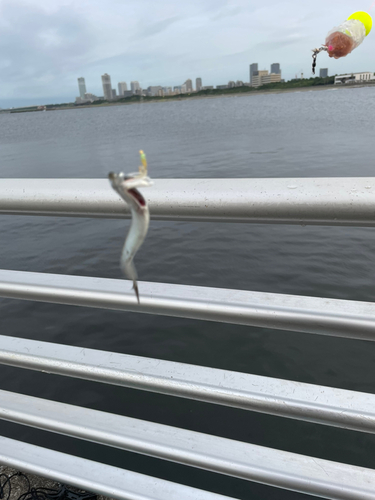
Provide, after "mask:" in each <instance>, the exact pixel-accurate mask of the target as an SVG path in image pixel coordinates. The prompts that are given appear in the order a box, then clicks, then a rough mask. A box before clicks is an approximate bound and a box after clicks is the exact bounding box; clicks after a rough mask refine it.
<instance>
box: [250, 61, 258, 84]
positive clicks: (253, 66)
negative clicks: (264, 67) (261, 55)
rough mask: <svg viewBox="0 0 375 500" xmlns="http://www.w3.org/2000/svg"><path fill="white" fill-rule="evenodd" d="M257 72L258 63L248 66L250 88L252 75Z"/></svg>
mask: <svg viewBox="0 0 375 500" xmlns="http://www.w3.org/2000/svg"><path fill="white" fill-rule="evenodd" d="M256 71H258V63H253V64H250V87H251V86H252V84H253V74H254V73H255V72H256Z"/></svg>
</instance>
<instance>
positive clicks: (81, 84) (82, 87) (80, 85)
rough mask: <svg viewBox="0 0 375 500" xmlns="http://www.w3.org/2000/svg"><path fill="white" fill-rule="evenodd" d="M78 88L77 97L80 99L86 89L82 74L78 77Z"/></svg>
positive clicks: (82, 97) (83, 96)
mask: <svg viewBox="0 0 375 500" xmlns="http://www.w3.org/2000/svg"><path fill="white" fill-rule="evenodd" d="M78 88H79V97H80V98H81V99H84V98H85V94H86V92H87V91H86V83H85V79H84V78H83V76H81V78H78Z"/></svg>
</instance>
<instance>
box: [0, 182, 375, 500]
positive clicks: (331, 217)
mask: <svg viewBox="0 0 375 500" xmlns="http://www.w3.org/2000/svg"><path fill="white" fill-rule="evenodd" d="M373 186H374V187H373ZM145 194H146V195H147V196H148V201H149V204H150V211H151V214H152V218H154V219H159V220H192V221H195V220H196V221H198V220H199V221H227V222H229V221H230V222H257V223H260V222H262V223H288V224H301V223H302V224H330V225H359V226H374V225H375V210H374V207H375V203H374V202H375V178H370V179H362V178H361V179H356V178H350V179H239V180H234V179H211V180H209V179H201V180H199V179H190V180H159V182H158V183H156V184H155V186H154V187H153V188H151V189H150V190H148V191H147V193H146V192H145ZM1 213H3V214H19V215H20V214H23V215H52V216H78V217H109V218H111V217H115V218H121V217H126V216H127V210H126V206H125V205H124V203H123V201H122V200H120V199H118V198H117V195H116V194H115V193H114V192H113V190H111V188H110V187H109V184H108V183H107V181H105V180H86V179H82V180H80V181H77V180H71V179H56V180H46V179H34V180H29V179H28V180H14V179H7V180H2V181H1V182H0V214H1ZM126 285H127V284H126V283H124V281H123V280H112V279H99V278H86V277H77V276H64V275H49V274H42V273H26V272H18V271H6V270H0V297H8V298H17V299H24V300H35V301H43V302H51V303H58V304H73V305H79V306H84V307H98V308H104V309H116V310H127V311H137V312H143V313H148V314H162V315H168V316H178V317H184V318H191V319H199V320H207V321H218V322H225V323H233V324H241V325H253V326H258V327H267V328H274V329H283V330H291V331H298V332H303V333H314V334H322V335H333V336H337V337H348V338H353V339H360V340H368V341H373V340H375V333H374V332H375V328H374V327H375V305H374V304H372V303H364V302H351V301H344V300H333V299H320V298H315V297H297V296H291V295H278V294H267V293H259V292H247V291H239V290H225V289H213V288H205V287H192V286H183V285H168V284H162V283H144V282H141V283H140V284H139V287H140V291H141V303H140V305H138V304H137V302H136V299H135V297H134V294H133V292H131V291H130V286H129V287H127V286H126ZM127 289H129V291H127ZM0 363H1V364H5V365H11V366H16V367H20V368H26V369H31V370H40V371H46V372H49V373H55V374H59V375H63V376H68V377H76V378H82V379H87V380H91V381H96V382H102V383H103V382H104V383H107V384H114V385H120V386H124V387H131V388H134V389H139V390H146V391H153V392H158V393H162V394H168V395H171V396H177V397H183V398H190V399H195V400H199V401H204V402H209V403H214V404H219V405H226V406H230V407H235V408H241V409H244V410H251V411H257V412H261V413H268V414H272V415H277V416H282V417H287V418H293V419H299V420H304V421H308V422H315V423H321V424H324V425H330V426H335V427H341V428H344V429H351V430H354V431H361V432H368V433H374V432H375V395H371V394H364V393H359V392H354V391H345V390H341V389H334V388H328V387H321V386H317V385H310V384H303V383H299V382H292V381H284V380H278V379H272V378H267V377H260V376H255V375H249V374H243V373H235V372H230V371H227V370H218V369H212V368H207V367H199V366H193V365H187V364H183V363H175V362H170V361H161V360H157V359H150V358H143V357H137V356H129V355H124V354H117V353H108V352H103V351H98V350H93V349H82V348H77V347H71V346H62V345H56V344H51V343H47V342H37V341H31V340H26V339H18V338H17V339H16V338H12V337H7V336H0ZM0 418H1V419H4V420H8V421H11V422H14V423H19V424H22V425H28V426H32V427H36V428H39V429H43V430H46V431H51V432H55V433H60V434H64V435H67V436H71V437H75V438H79V439H85V440H89V441H93V442H96V443H100V444H105V445H108V446H112V447H117V448H120V449H124V450H128V451H133V452H136V453H142V454H146V455H149V456H152V457H156V458H159V459H164V460H170V461H174V462H177V463H181V464H185V465H189V466H192V467H199V468H202V469H206V470H209V471H213V472H218V473H221V474H227V475H230V476H233V477H237V478H241V479H247V480H251V481H257V482H260V483H264V484H268V485H271V486H276V487H280V488H284V489H289V490H294V491H299V492H302V493H306V494H310V495H316V496H321V497H324V498H332V499H337V500H348V499H358V500H359V499H361V500H365V499H370V498H371V499H373V498H374V491H375V471H373V470H369V469H364V468H360V467H354V466H351V465H346V464H339V463H334V462H329V461H327V460H321V459H316V458H312V457H306V456H302V455H296V454H293V453H288V452H284V451H280V450H273V449H269V448H264V447H260V446H255V445H251V444H248V443H242V442H237V441H232V440H228V439H224V438H221V437H215V436H208V435H204V434H200V433H197V432H192V431H187V430H184V429H178V428H172V427H169V426H165V425H161V424H154V423H150V422H145V421H141V420H136V419H131V418H128V417H122V416H118V415H111V414H108V413H104V412H98V411H95V410H90V409H87V408H79V407H74V406H70V405H65V404H62V403H56V402H52V401H47V400H42V399H39V398H32V397H30V396H24V395H19V394H14V393H9V392H6V391H0ZM87 422H90V425H87ZM0 463H5V464H7V465H11V466H13V467H16V468H19V469H21V470H24V471H28V472H33V473H36V474H40V475H43V476H46V477H49V478H53V479H56V480H59V481H62V482H66V483H68V484H71V485H75V486H78V487H81V488H85V489H87V490H90V491H95V492H97V493H101V494H104V495H106V496H110V497H114V498H119V499H125V498H126V499H131V500H138V499H139V498H142V499H150V500H151V499H154V500H158V499H162V498H163V499H165V500H174V499H176V500H177V499H179V500H180V499H181V500H182V499H185V498H186V499H190V498H195V499H199V500H200V499H202V500H203V499H207V500H208V499H211V498H212V499H214V498H226V497H222V496H220V495H216V494H213V493H209V492H206V491H202V490H201V491H199V490H195V489H193V488H188V487H185V486H181V485H178V484H174V483H170V482H167V481H163V480H159V479H155V478H150V477H147V476H142V475H141V474H135V473H132V472H128V471H123V470H120V469H118V468H114V467H109V466H107V465H104V464H98V463H95V462H91V461H88V460H84V459H81V458H77V457H72V456H69V455H64V454H61V453H58V452H56V451H53V450H47V449H44V448H40V447H35V446H32V445H27V444H25V443H20V442H17V441H13V440H9V439H7V438H0Z"/></svg>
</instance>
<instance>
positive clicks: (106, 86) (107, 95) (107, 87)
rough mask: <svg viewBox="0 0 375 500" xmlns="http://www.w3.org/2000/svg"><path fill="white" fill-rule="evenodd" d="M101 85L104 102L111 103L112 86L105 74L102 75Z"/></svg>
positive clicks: (109, 78)
mask: <svg viewBox="0 0 375 500" xmlns="http://www.w3.org/2000/svg"><path fill="white" fill-rule="evenodd" d="M102 85H103V94H104V99H105V100H106V101H111V100H112V84H111V77H110V76H109V75H108V74H107V73H104V75H102Z"/></svg>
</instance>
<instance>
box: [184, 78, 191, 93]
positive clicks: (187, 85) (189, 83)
mask: <svg viewBox="0 0 375 500" xmlns="http://www.w3.org/2000/svg"><path fill="white" fill-rule="evenodd" d="M184 85H186V92H193V82H192V81H191V80H190V78H188V79H187V80H186V82H185V83H184Z"/></svg>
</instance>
